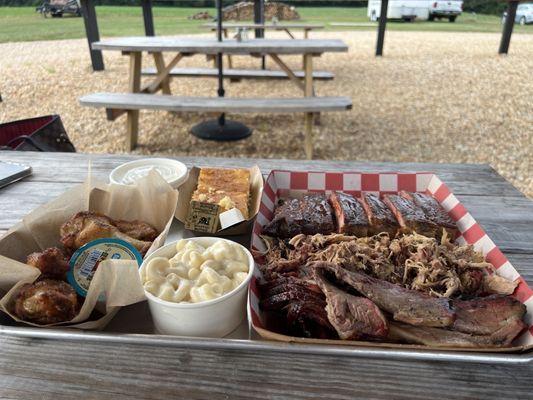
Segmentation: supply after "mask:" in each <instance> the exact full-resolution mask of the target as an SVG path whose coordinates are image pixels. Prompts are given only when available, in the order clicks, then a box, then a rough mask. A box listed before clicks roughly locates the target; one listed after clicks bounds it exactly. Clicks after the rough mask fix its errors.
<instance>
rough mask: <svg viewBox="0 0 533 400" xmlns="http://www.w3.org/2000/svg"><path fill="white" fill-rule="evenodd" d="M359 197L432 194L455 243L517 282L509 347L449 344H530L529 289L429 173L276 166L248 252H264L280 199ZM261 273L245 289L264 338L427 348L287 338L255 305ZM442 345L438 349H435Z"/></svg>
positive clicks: (532, 298) (520, 347) (532, 295)
mask: <svg viewBox="0 0 533 400" xmlns="http://www.w3.org/2000/svg"><path fill="white" fill-rule="evenodd" d="M336 190H338V191H343V192H345V193H348V194H351V195H354V196H360V194H361V192H363V191H364V192H372V193H374V194H379V195H383V194H396V193H398V192H399V191H401V190H405V191H410V192H424V193H429V194H431V195H432V196H433V197H434V198H436V199H437V201H438V202H439V203H440V205H441V206H442V207H443V208H444V210H446V211H447V212H448V214H449V215H450V217H451V218H452V219H453V220H454V221H455V222H456V223H457V227H458V229H459V232H460V235H459V236H458V237H457V239H456V243H457V244H472V245H473V246H474V248H475V249H476V250H478V251H480V252H482V253H483V255H484V256H485V259H486V260H487V261H488V262H490V263H491V264H493V266H494V267H495V269H496V274H498V275H500V276H502V277H504V278H507V279H509V280H511V281H518V286H517V288H516V290H515V292H514V293H513V297H515V298H516V299H517V300H519V301H520V302H521V303H523V304H524V305H526V307H527V314H526V317H525V321H526V323H527V325H528V329H526V330H525V331H524V332H523V333H522V334H521V335H520V336H519V337H518V338H517V339H515V341H514V342H513V346H512V347H510V348H509V347H507V348H497V349H496V348H490V349H488V348H476V349H472V348H468V349H465V348H449V349H448V350H454V351H470V352H471V351H483V352H521V351H526V350H529V349H531V348H533V334H532V332H533V327H532V324H533V291H532V290H531V289H530V288H529V286H528V285H527V283H526V282H525V281H524V279H523V278H522V277H521V276H520V274H519V273H518V272H517V271H516V269H515V268H514V267H513V266H512V265H511V263H510V262H509V261H508V260H507V258H506V257H505V255H504V254H503V253H502V252H501V251H500V250H499V249H498V247H497V246H496V245H495V243H494V242H493V241H492V240H491V239H490V238H489V237H488V236H487V234H486V233H485V232H484V231H483V229H482V228H481V226H480V225H479V224H478V223H477V222H476V221H475V219H474V218H473V217H472V215H471V214H470V213H469V212H468V211H467V210H466V208H465V207H464V206H463V205H462V204H461V203H460V202H459V200H458V199H457V197H455V195H454V194H453V193H452V192H451V191H450V189H449V188H448V187H447V186H446V185H445V184H444V183H443V182H442V181H441V180H440V179H439V178H438V177H437V176H436V175H435V174H433V173H430V172H425V173H403V172H390V173H358V172H345V173H341V172H291V171H279V170H274V171H272V172H271V173H270V175H269V176H268V178H267V180H266V183H265V186H264V190H263V196H262V199H261V204H260V207H259V213H258V215H257V219H256V222H255V224H254V227H253V234H252V250H253V253H255V254H256V262H257V263H260V262H261V257H260V256H258V255H260V254H261V253H262V252H264V251H265V250H266V246H265V244H264V242H263V240H262V239H261V237H260V234H261V231H262V228H263V226H264V225H266V224H267V223H268V222H270V221H271V219H272V217H273V212H274V208H275V205H276V204H277V202H278V199H280V198H287V197H301V196H302V195H303V194H306V193H310V192H311V193H312V192H315V193H331V192H332V191H336ZM260 279H261V273H260V271H259V270H258V268H256V270H255V275H254V277H253V278H252V281H251V284H250V290H249V319H250V321H251V324H252V326H253V329H254V330H255V331H256V332H257V333H258V334H259V335H260V336H261V337H262V338H264V339H269V340H278V341H283V342H290V343H306V344H311V343H314V344H323V345H357V346H362V345H363V346H371V347H381V348H383V347H387V348H397V349H421V348H423V349H428V348H429V347H428V346H421V345H410V344H396V343H375V342H361V341H349V340H328V339H306V338H299V337H292V336H287V335H284V334H281V333H277V332H274V331H272V330H269V326H268V321H267V319H266V316H265V315H264V313H263V312H262V311H261V309H260V307H259V291H258V281H259V280H260ZM439 349H442V348H439Z"/></svg>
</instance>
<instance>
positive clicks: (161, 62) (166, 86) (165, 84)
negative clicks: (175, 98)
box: [153, 52, 171, 94]
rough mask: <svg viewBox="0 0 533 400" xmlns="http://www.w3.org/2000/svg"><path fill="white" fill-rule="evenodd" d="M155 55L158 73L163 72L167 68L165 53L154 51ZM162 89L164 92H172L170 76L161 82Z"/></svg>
mask: <svg viewBox="0 0 533 400" xmlns="http://www.w3.org/2000/svg"><path fill="white" fill-rule="evenodd" d="M153 56H154V63H155V67H156V69H157V74H158V75H159V74H161V73H162V72H163V71H164V69H165V59H164V57H163V53H159V52H157V53H153ZM161 90H162V91H163V93H164V94H171V93H170V78H169V77H166V78H165V79H164V80H163V81H162V82H161Z"/></svg>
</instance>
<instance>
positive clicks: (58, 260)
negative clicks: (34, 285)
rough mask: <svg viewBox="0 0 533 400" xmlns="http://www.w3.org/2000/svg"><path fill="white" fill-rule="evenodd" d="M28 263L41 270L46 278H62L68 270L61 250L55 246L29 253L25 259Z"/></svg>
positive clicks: (66, 261)
mask: <svg viewBox="0 0 533 400" xmlns="http://www.w3.org/2000/svg"><path fill="white" fill-rule="evenodd" d="M26 264H29V265H31V266H33V267H35V268H37V269H39V270H40V271H41V275H42V276H43V277H46V278H55V279H60V280H64V279H65V275H66V273H67V272H68V269H69V266H68V260H67V258H66V257H65V255H64V254H63V252H62V251H61V250H60V249H58V248H57V247H50V248H48V249H46V250H44V251H42V252H40V253H38V252H36V253H31V254H30V255H29V256H28V258H27V259H26Z"/></svg>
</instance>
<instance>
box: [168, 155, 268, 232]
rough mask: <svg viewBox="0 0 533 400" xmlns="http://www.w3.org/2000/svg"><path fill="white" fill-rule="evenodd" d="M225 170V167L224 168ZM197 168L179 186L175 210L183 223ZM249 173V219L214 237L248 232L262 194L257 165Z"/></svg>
mask: <svg viewBox="0 0 533 400" xmlns="http://www.w3.org/2000/svg"><path fill="white" fill-rule="evenodd" d="M224 168H226V167H224ZM200 169H201V168H199V167H192V168H191V169H190V170H189V176H188V177H187V180H186V181H185V182H184V183H183V185H181V186H180V191H179V198H178V206H177V208H176V218H177V219H178V220H179V221H181V222H183V223H185V221H186V219H187V213H188V212H189V205H190V204H191V198H192V195H193V193H194V191H195V190H196V186H198V176H199V174H200ZM248 170H249V171H250V203H249V209H248V211H249V215H250V216H249V218H248V219H247V220H246V221H242V222H240V223H238V224H235V225H233V226H230V227H227V228H226V229H220V230H218V231H217V232H216V233H215V235H216V236H231V235H243V234H247V233H249V232H250V229H251V226H252V224H253V222H254V220H255V216H256V215H257V213H258V212H259V206H260V205H261V195H262V194H263V175H262V174H261V170H260V169H259V167H258V166H257V165H255V166H253V167H251V168H248Z"/></svg>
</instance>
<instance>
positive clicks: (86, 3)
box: [81, 0, 104, 71]
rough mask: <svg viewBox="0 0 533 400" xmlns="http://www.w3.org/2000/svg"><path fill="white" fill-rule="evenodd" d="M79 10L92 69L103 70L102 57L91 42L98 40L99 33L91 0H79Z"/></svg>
mask: <svg viewBox="0 0 533 400" xmlns="http://www.w3.org/2000/svg"><path fill="white" fill-rule="evenodd" d="M81 10H82V14H83V22H84V24H85V33H86V35H87V41H88V42H89V52H90V55H91V63H92V66H93V71H103V70H104V59H103V57H102V52H101V51H100V50H93V49H92V44H93V43H94V42H98V41H99V40H100V33H99V32H98V22H97V21H96V10H95V9H94V3H93V1H92V0H81Z"/></svg>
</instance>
